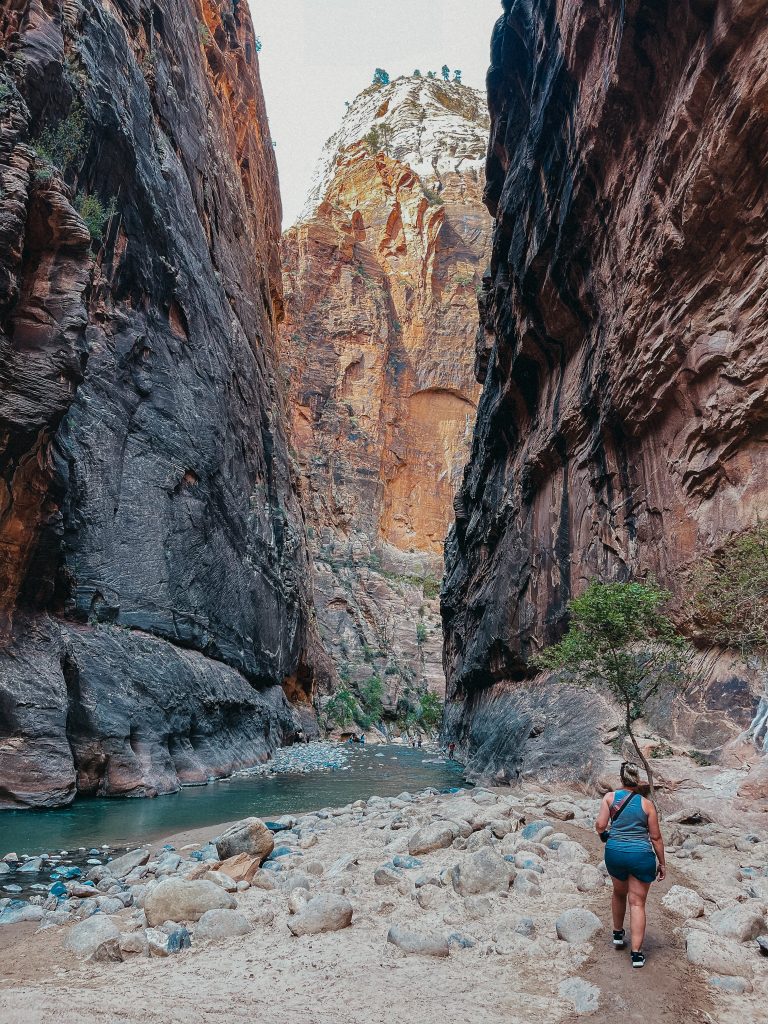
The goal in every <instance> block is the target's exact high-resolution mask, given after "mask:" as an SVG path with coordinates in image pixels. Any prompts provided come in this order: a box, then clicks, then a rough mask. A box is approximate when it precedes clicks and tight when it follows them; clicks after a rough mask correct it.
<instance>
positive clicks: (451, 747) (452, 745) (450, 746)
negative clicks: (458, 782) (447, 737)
mask: <svg viewBox="0 0 768 1024" xmlns="http://www.w3.org/2000/svg"><path fill="white" fill-rule="evenodd" d="M455 749H456V744H455V743H449V744H448V757H450V759H451V760H453V752H454V750H455Z"/></svg>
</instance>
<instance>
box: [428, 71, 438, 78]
mask: <svg viewBox="0 0 768 1024" xmlns="http://www.w3.org/2000/svg"><path fill="white" fill-rule="evenodd" d="M427 78H437V75H436V74H435V72H434V71H428V72H427Z"/></svg>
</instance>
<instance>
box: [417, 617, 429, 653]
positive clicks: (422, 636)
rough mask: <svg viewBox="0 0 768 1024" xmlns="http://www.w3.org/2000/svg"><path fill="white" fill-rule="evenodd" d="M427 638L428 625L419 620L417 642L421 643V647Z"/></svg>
mask: <svg viewBox="0 0 768 1024" xmlns="http://www.w3.org/2000/svg"><path fill="white" fill-rule="evenodd" d="M426 639H427V627H426V626H425V625H424V623H423V622H418V623H417V624H416V643H417V644H418V645H419V647H421V645H422V644H423V643H424V642H425V640H426Z"/></svg>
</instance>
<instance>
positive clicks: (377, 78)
mask: <svg viewBox="0 0 768 1024" xmlns="http://www.w3.org/2000/svg"><path fill="white" fill-rule="evenodd" d="M373 85H389V74H388V73H387V72H386V71H385V70H384V68H376V70H375V71H374V72H373Z"/></svg>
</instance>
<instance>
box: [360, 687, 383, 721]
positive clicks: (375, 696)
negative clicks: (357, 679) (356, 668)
mask: <svg viewBox="0 0 768 1024" xmlns="http://www.w3.org/2000/svg"><path fill="white" fill-rule="evenodd" d="M358 689H359V690H360V699H361V702H362V706H363V711H364V713H365V715H366V716H367V717H368V718H369V719H370V720H371V723H373V722H380V721H381V715H382V711H383V705H382V699H383V697H384V683H383V682H382V681H381V677H380V676H371V677H370V678H369V679H366V681H365V682H364V683H361V684H360V686H359V687H358Z"/></svg>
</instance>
